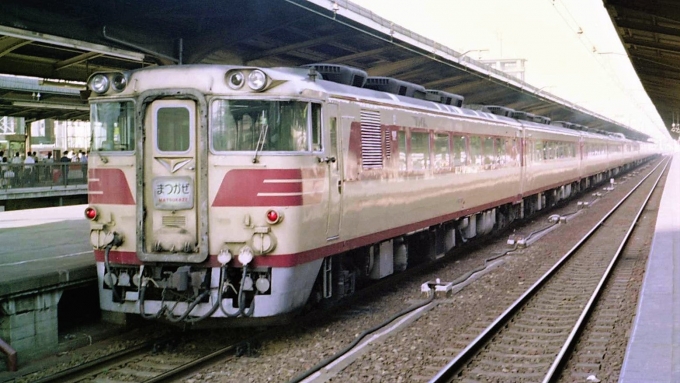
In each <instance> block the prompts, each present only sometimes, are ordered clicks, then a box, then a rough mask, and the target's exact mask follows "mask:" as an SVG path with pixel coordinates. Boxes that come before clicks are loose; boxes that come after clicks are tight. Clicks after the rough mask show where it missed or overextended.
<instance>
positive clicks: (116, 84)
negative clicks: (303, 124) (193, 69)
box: [87, 68, 272, 95]
mask: <svg viewBox="0 0 680 383" xmlns="http://www.w3.org/2000/svg"><path fill="white" fill-rule="evenodd" d="M225 80H226V82H227V85H228V86H229V87H230V88H231V89H234V90H239V89H243V88H244V87H246V86H247V87H248V88H250V89H251V90H252V91H254V92H262V91H263V90H265V89H266V88H267V87H268V86H269V85H271V83H272V81H271V78H270V77H269V76H267V74H266V73H264V71H262V70H260V69H254V68H253V69H251V68H243V69H232V70H229V71H227V73H226V75H225ZM127 84H128V78H127V76H126V75H125V74H123V73H121V72H111V73H95V74H93V75H92V76H90V78H89V80H88V81H87V87H88V88H89V89H90V90H91V91H92V92H94V93H95V94H98V95H102V94H105V93H107V92H108V91H109V90H113V91H114V92H117V93H118V92H122V91H123V90H125V87H126V86H127Z"/></svg>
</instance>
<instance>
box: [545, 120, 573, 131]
mask: <svg viewBox="0 0 680 383" xmlns="http://www.w3.org/2000/svg"><path fill="white" fill-rule="evenodd" d="M550 125H556V126H561V127H563V128H568V129H577V128H576V124H574V123H571V122H569V121H553V122H551V123H550ZM577 130H580V129H577Z"/></svg>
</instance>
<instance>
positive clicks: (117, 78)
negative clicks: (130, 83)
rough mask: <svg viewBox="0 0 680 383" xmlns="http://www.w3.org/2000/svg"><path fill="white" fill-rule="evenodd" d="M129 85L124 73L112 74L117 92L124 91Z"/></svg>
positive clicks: (112, 81)
mask: <svg viewBox="0 0 680 383" xmlns="http://www.w3.org/2000/svg"><path fill="white" fill-rule="evenodd" d="M126 86H127V78H125V75H123V74H122V73H114V74H113V75H112V76H111V87H112V88H113V90H115V91H117V92H122V91H124V90H125V87H126Z"/></svg>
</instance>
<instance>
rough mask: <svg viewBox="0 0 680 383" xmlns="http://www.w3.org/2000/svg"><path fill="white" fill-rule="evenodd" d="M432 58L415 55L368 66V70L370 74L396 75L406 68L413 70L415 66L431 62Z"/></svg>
mask: <svg viewBox="0 0 680 383" xmlns="http://www.w3.org/2000/svg"><path fill="white" fill-rule="evenodd" d="M431 61H432V59H431V58H429V57H425V56H415V57H411V58H408V59H405V60H399V61H395V62H391V63H387V64H381V65H377V66H373V67H370V68H368V69H367V70H366V71H367V72H368V74H369V75H370V76H386V77H390V76H394V75H395V74H397V73H400V72H403V71H405V70H413V69H414V68H416V67H418V66H420V65H423V64H427V63H429V62H431Z"/></svg>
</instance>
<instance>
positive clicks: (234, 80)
mask: <svg viewBox="0 0 680 383" xmlns="http://www.w3.org/2000/svg"><path fill="white" fill-rule="evenodd" d="M245 82H246V78H245V75H244V74H243V72H241V71H238V72H230V73H227V85H229V87H230V88H231V89H234V90H238V89H241V88H243V84H245Z"/></svg>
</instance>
